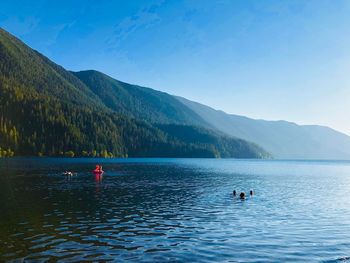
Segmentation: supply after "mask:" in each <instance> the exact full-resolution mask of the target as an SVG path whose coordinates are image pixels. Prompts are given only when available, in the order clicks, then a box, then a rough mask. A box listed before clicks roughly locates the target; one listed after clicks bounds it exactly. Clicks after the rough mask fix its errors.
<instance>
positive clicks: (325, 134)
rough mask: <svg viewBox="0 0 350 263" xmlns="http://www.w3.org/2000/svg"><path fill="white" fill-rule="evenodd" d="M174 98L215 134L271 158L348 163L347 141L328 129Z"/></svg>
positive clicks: (348, 148)
mask: <svg viewBox="0 0 350 263" xmlns="http://www.w3.org/2000/svg"><path fill="white" fill-rule="evenodd" d="M176 98H177V99H178V100H179V101H181V102H182V103H184V104H185V105H187V106H188V107H190V108H191V109H192V110H193V111H195V112H196V113H197V114H198V115H199V116H201V117H202V118H203V119H204V120H205V121H206V122H208V123H210V124H211V125H212V126H214V127H216V128H217V129H218V130H220V131H222V132H224V133H226V134H228V135H231V136H236V137H239V138H242V139H245V140H248V141H251V142H255V143H258V144H259V145H261V146H262V147H263V148H264V149H266V150H267V151H269V152H270V153H272V155H273V156H274V157H275V158H290V159H350V137H349V136H347V135H345V134H343V133H340V132H338V131H335V130H333V129H331V128H328V127H324V126H317V125H297V124H295V123H291V122H287V121H265V120H255V119H250V118H247V117H243V116H238V115H232V114H227V113H225V112H223V111H219V110H214V109H212V108H210V107H208V106H205V105H203V104H200V103H197V102H193V101H190V100H187V99H185V98H181V97H176Z"/></svg>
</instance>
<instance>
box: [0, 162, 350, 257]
mask: <svg viewBox="0 0 350 263" xmlns="http://www.w3.org/2000/svg"><path fill="white" fill-rule="evenodd" d="M95 163H102V164H103V166H104V170H105V171H106V173H105V174H104V175H103V177H102V178H99V177H95V176H94V175H92V173H91V170H92V169H93V168H94V164H95ZM0 167H1V172H0V244H1V246H0V262H2V261H10V262H11V261H13V262H22V261H25V262H41V261H42V262H47V261H48V260H49V259H50V260H52V261H59V262H77V261H79V262H81V261H90V262H91V261H109V260H111V261H116V262H120V261H123V260H125V261H131V262H167V261H170V262H188V261H194V262H257V261H261V262H269V261H271V262H286V261H291V262H296V261H300V262H338V261H339V262H341V261H346V260H348V257H349V256H350V162H325V161H323V162H316V161H312V162H306V161H305V162H304V161H253V160H213V159H128V160H121V159H114V160H98V159H46V158H37V159H11V160H4V159H3V160H0ZM64 170H71V171H73V172H76V173H77V175H76V176H74V177H72V178H67V177H65V176H63V175H61V172H62V171H64ZM233 189H236V190H237V191H245V192H249V190H250V189H253V190H254V191H255V195H254V196H253V197H251V198H247V199H246V200H245V201H241V200H239V199H238V198H234V197H233V196H232V194H231V193H232V190H233Z"/></svg>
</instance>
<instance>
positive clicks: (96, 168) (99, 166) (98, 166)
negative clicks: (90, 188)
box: [93, 164, 103, 174]
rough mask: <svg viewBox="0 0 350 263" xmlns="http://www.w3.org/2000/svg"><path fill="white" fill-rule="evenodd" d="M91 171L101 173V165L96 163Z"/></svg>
mask: <svg viewBox="0 0 350 263" xmlns="http://www.w3.org/2000/svg"><path fill="white" fill-rule="evenodd" d="M93 172H94V173H99V174H101V173H103V170H102V165H98V164H96V167H95V170H94V171H93Z"/></svg>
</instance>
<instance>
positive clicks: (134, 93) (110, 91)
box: [72, 70, 210, 127]
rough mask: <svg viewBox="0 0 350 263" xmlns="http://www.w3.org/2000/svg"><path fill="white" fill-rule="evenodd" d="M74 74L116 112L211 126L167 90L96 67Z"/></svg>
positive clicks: (167, 121) (155, 120)
mask: <svg viewBox="0 0 350 263" xmlns="http://www.w3.org/2000/svg"><path fill="white" fill-rule="evenodd" d="M72 73H73V74H74V75H75V76H77V77H78V78H79V79H80V80H81V81H82V82H84V83H85V84H86V86H87V87H89V88H90V89H91V91H92V92H93V93H94V94H96V95H97V96H98V97H99V98H100V99H101V100H102V101H103V103H104V104H105V106H107V107H108V108H110V109H112V110H114V111H116V112H119V113H122V114H126V115H128V116H132V117H135V118H138V119H144V120H147V121H150V122H153V123H154V122H156V123H178V124H189V125H201V126H206V127H209V126H210V125H209V124H208V123H206V122H205V121H204V120H203V119H202V118H201V117H200V116H199V115H198V114H196V113H195V112H194V111H192V110H191V109H189V108H188V107H187V106H185V105H184V104H183V103H181V102H180V101H178V100H177V99H176V98H175V97H173V96H171V95H169V94H167V93H165V92H161V91H157V90H153V89H150V88H145V87H140V86H137V85H131V84H128V83H124V82H121V81H118V80H116V79H113V78H111V77H109V76H107V75H105V74H103V73H101V72H98V71H95V70H87V71H80V72H72Z"/></svg>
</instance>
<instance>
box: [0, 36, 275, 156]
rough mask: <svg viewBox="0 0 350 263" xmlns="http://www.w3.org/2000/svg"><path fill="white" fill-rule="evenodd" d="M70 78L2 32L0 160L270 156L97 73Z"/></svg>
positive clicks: (161, 96) (169, 102) (156, 96)
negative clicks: (26, 157)
mask: <svg viewBox="0 0 350 263" xmlns="http://www.w3.org/2000/svg"><path fill="white" fill-rule="evenodd" d="M92 73H94V72H92ZM76 75H79V77H80V78H81V79H79V78H78V77H77V76H76ZM76 75H75V74H73V73H71V72H69V71H66V70H65V69H64V68H63V67H61V66H59V65H57V64H55V63H53V62H52V61H50V60H49V59H48V58H46V57H45V56H43V55H41V54H40V53H38V52H37V51H35V50H32V49H31V48H29V47H28V46H27V45H25V44H24V43H23V42H21V41H20V40H18V39H17V38H15V37H14V36H12V35H11V34H9V33H8V32H6V31H5V30H3V29H0V157H1V156H11V155H12V154H13V152H14V154H15V155H39V156H70V157H73V156H92V157H96V156H101V157H111V156H116V157H216V158H217V157H231V158H264V157H269V156H270V155H269V154H268V153H267V152H266V151H265V150H264V149H262V148H261V147H259V146H257V145H256V144H253V143H250V142H247V141H245V140H242V139H237V138H232V137H230V136H227V135H224V134H222V133H220V132H218V131H214V130H210V129H207V128H205V127H204V126H205V125H200V124H202V123H204V121H203V120H202V119H201V117H199V116H198V115H197V114H196V113H195V112H193V111H192V110H190V109H189V108H188V107H187V106H185V105H184V104H182V103H180V102H179V101H178V100H176V99H175V98H174V97H172V96H170V95H168V94H165V93H161V92H157V91H154V90H151V89H144V88H138V87H136V86H133V85H129V84H126V83H122V82H118V81H115V80H113V79H111V78H110V77H108V76H106V75H103V74H101V73H99V74H98V77H101V78H100V79H99V78H94V74H92V76H93V77H91V78H90V74H89V78H85V77H86V76H85V77H84V76H83V75H84V74H78V73H77V74H76ZM84 81H85V82H86V83H87V84H91V85H89V86H87V85H86V84H85V83H84ZM96 81H97V82H96ZM126 87H128V88H127V90H126ZM122 92H124V93H125V96H121V93H122ZM158 118H159V120H160V123H156V121H157V120H158ZM170 123H171V125H172V126H169V125H170ZM192 123H193V125H191V124H192ZM194 125H196V126H194ZM197 125H198V126H197ZM184 131H186V133H188V134H191V136H185V137H184V134H185V135H186V133H185V132H184Z"/></svg>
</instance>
